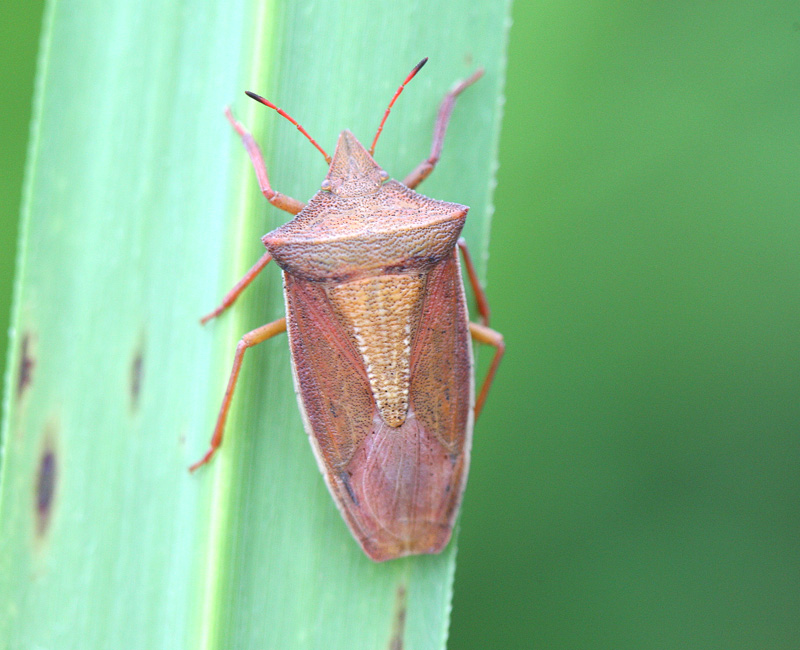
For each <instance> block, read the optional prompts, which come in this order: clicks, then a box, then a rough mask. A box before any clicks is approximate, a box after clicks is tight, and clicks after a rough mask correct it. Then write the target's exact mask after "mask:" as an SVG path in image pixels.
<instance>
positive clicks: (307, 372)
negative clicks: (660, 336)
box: [190, 59, 505, 561]
mask: <svg viewBox="0 0 800 650" xmlns="http://www.w3.org/2000/svg"><path fill="white" fill-rule="evenodd" d="M426 61H427V59H423V60H422V61H421V62H420V63H419V64H418V65H417V66H416V67H415V68H414V69H413V70H412V71H411V73H410V74H409V75H408V77H407V78H406V79H405V81H403V83H402V84H401V85H400V87H399V88H398V89H397V91H396V92H395V94H394V96H393V97H392V99H391V101H390V102H389V106H388V108H387V109H386V112H385V113H384V115H383V119H382V120H381V123H380V125H379V127H378V131H377V132H376V134H375V138H374V139H373V141H372V145H371V147H370V149H369V151H368V150H367V149H365V148H364V147H363V146H362V145H361V143H360V142H359V141H358V140H356V138H355V136H354V135H353V134H352V133H351V132H350V131H342V133H341V134H340V135H339V140H338V142H337V144H336V150H335V151H334V154H333V158H331V157H330V156H328V154H326V153H325V151H324V150H323V149H322V147H320V146H319V144H317V142H316V141H315V140H314V139H313V138H312V137H311V136H310V135H309V134H308V133H307V132H306V131H305V129H303V127H302V126H300V125H299V124H298V123H297V122H296V121H295V120H294V119H293V118H291V117H290V116H289V115H288V114H286V113H285V112H284V111H283V110H281V109H280V108H278V107H277V106H275V105H274V104H272V103H270V102H269V101H267V100H266V99H264V98H263V97H260V96H258V95H256V94H254V93H250V92H248V93H247V94H248V95H249V96H250V97H252V98H253V99H255V100H256V101H259V102H261V103H262V104H264V105H266V106H269V107H270V108H273V109H275V110H276V111H278V113H280V114H281V115H282V116H283V117H285V118H286V119H288V120H289V121H290V122H292V124H294V125H295V126H296V127H297V128H298V129H299V130H300V131H301V132H302V133H303V134H304V135H305V136H306V137H307V138H308V139H309V140H310V141H311V143H312V144H313V145H314V146H315V147H316V148H317V149H318V150H319V151H320V152H321V153H322V155H323V156H324V157H325V161H326V162H327V163H328V165H329V169H328V174H327V176H326V177H325V180H323V181H322V186H321V189H320V190H319V191H318V192H317V193H316V194H315V195H314V196H313V197H312V198H311V200H310V201H309V202H308V203H307V204H304V203H302V202H300V201H298V200H296V199H293V198H291V197H288V196H285V195H283V194H280V193H278V192H276V191H274V190H273V189H272V187H271V186H270V184H269V179H268V177H267V170H266V166H265V165H264V160H263V158H262V155H261V151H260V149H259V148H258V145H257V144H256V143H255V140H254V139H253V137H252V136H251V135H250V134H249V133H248V132H247V131H246V130H245V128H244V127H243V126H242V125H241V124H240V123H239V122H237V121H236V120H235V119H234V118H233V116H232V115H231V112H230V109H227V110H226V111H225V114H226V116H227V118H228V121H229V122H230V123H231V125H232V126H233V128H234V129H236V132H237V133H238V134H239V135H240V136H241V138H242V142H243V143H244V146H245V148H246V149H247V153H248V155H249V157H250V160H251V162H252V163H253V167H254V168H255V172H256V176H257V178H258V182H259V185H260V187H261V192H262V193H263V194H264V196H265V197H266V198H267V200H268V201H269V202H270V203H272V204H273V205H274V206H276V207H278V208H280V209H282V210H285V211H286V212H289V213H290V214H293V215H295V217H294V218H293V219H292V220H291V221H289V222H288V223H286V224H284V225H283V226H281V227H280V228H278V229H276V230H273V231H272V232H271V233H269V234H267V235H264V237H263V238H262V241H263V243H264V245H265V246H266V248H267V252H266V253H265V254H264V255H263V257H261V259H260V260H258V262H256V264H255V265H254V266H253V268H251V269H250V271H248V272H247V274H246V275H245V276H244V277H243V278H242V279H241V280H240V281H239V283H238V284H237V285H236V286H235V287H234V288H233V289H232V290H231V291H230V292H229V293H228V294H227V295H226V296H225V298H224V300H223V302H222V304H221V305H220V306H219V307H217V308H216V309H215V310H214V311H212V312H211V313H210V314H208V315H207V316H205V317H204V318H203V319H202V322H203V323H205V322H207V321H208V320H210V319H212V318H214V317H216V316H218V315H219V314H221V313H222V312H223V311H224V310H225V309H227V308H228V307H230V305H231V304H232V303H233V302H234V301H235V300H236V298H237V297H238V296H239V294H240V293H241V292H242V291H243V290H244V289H245V287H247V285H248V284H250V282H251V281H252V280H253V279H254V278H255V277H256V275H258V273H259V272H260V271H261V270H262V269H263V268H264V267H265V266H266V265H267V264H268V263H269V262H270V261H271V260H273V259H274V260H275V261H276V262H277V264H278V266H280V267H281V269H282V271H283V281H284V295H285V300H286V317H285V318H281V319H279V320H276V321H274V322H272V323H268V324H266V325H263V326H261V327H259V328H257V329H255V330H253V331H252V332H248V333H247V334H245V335H244V336H243V337H242V339H241V341H240V342H239V344H238V346H237V348H236V355H235V357H234V362H233V369H232V371H231V375H230V379H229V380H228V387H227V390H226V392H225V397H224V399H223V401H222V406H221V408H220V412H219V417H218V418H217V423H216V428H215V429H214V435H213V437H212V439H211V445H210V447H209V449H208V451H207V452H206V454H205V456H203V458H202V459H201V460H199V461H198V462H197V463H195V464H194V465H192V466H191V468H190V469H191V470H195V469H197V468H198V467H199V466H201V465H203V464H204V463H207V462H208V461H209V460H211V457H212V456H213V455H214V452H215V451H216V449H217V448H218V447H219V446H220V444H221V443H222V434H223V431H224V428H225V419H226V417H227V415H228V410H229V408H230V405H231V399H232V397H233V391H234V388H235V386H236V379H237V377H238V375H239V369H240V367H241V364H242V359H243V357H244V353H245V351H246V350H247V349H248V348H250V347H252V346H254V345H256V344H258V343H261V342H262V341H266V340H267V339H269V338H271V337H273V336H275V335H276V334H280V333H282V332H284V331H287V332H288V334H289V346H290V350H291V357H292V370H293V375H294V384H295V391H296V393H297V398H298V403H299V406H300V412H301V414H302V416H303V422H304V425H305V429H306V432H307V433H308V436H309V438H310V440H311V446H312V448H313V449H314V453H315V456H316V458H317V461H318V463H319V467H320V470H321V471H322V474H323V476H324V477H325V481H326V483H327V485H328V488H329V490H330V492H331V495H332V496H333V498H334V501H335V502H336V504H337V506H338V507H339V510H340V511H341V513H342V515H343V517H344V519H345V521H346V522H347V525H348V526H349V528H350V531H351V532H352V533H353V536H354V537H355V539H356V540H357V541H358V543H359V544H360V545H361V547H362V548H363V549H364V552H365V553H366V554H367V555H368V556H369V557H371V558H372V559H373V560H376V561H382V560H390V559H393V558H397V557H402V556H404V555H413V554H418V553H438V552H439V551H441V550H442V549H443V548H444V547H445V546H446V545H447V542H448V541H449V540H450V535H451V533H452V529H453V523H454V521H455V518H456V515H457V514H458V507H459V504H460V501H461V495H462V493H463V491H464V484H465V482H466V478H467V470H468V466H469V455H470V446H471V442H472V427H473V421H474V418H475V417H477V416H478V414H479V413H480V411H481V408H482V407H483V404H484V401H485V399H486V394H487V392H488V390H489V387H490V385H491V383H492V379H493V378H494V375H495V372H496V371H497V367H498V365H499V363H500V359H501V358H502V356H503V351H504V349H505V346H504V343H503V337H502V336H501V335H500V334H499V333H497V332H495V331H494V330H492V329H489V327H488V322H489V307H488V304H487V302H486V296H485V294H484V292H483V289H482V288H481V286H480V284H479V282H478V280H477V276H476V274H475V270H474V268H473V265H472V262H471V260H470V256H469V253H468V250H467V246H466V244H465V243H464V241H463V240H462V239H459V236H460V234H461V229H462V227H463V225H464V220H465V219H466V216H467V210H468V208H467V207H466V206H464V205H459V204H457V203H447V202H445V201H437V200H435V199H431V198H428V197H426V196H423V195H421V194H417V193H416V192H414V191H413V190H414V188H416V187H417V186H418V185H419V184H420V183H421V182H422V181H423V180H424V179H425V178H426V177H427V176H428V175H429V174H430V173H431V172H432V171H433V169H434V167H435V166H436V163H437V162H438V160H439V155H440V153H441V150H442V143H443V141H444V136H445V131H446V129H447V124H448V121H449V120H450V114H451V113H452V110H453V106H454V104H455V101H456V98H457V97H458V95H459V94H461V92H462V91H463V90H464V89H465V88H467V87H468V86H470V85H472V84H473V83H474V82H475V81H477V80H478V79H479V78H480V77H481V75H482V74H483V70H478V71H477V72H475V73H474V74H473V75H472V76H470V77H469V78H468V79H465V80H463V81H461V82H459V83H458V84H456V85H455V86H454V87H453V88H452V89H451V90H450V92H448V93H447V94H446V95H445V97H444V100H443V101H442V103H441V106H440V108H439V113H438V116H437V118H436V125H435V128H434V132H433V144H432V146H431V152H430V155H429V156H428V158H426V159H425V160H423V161H422V162H421V163H420V164H419V165H418V166H417V168H416V169H415V170H414V171H412V172H411V173H410V174H409V175H408V176H407V177H406V178H405V180H404V181H403V182H402V183H400V182H398V181H396V180H391V179H390V178H389V175H388V174H387V173H386V172H385V171H384V170H383V169H381V168H380V167H379V166H378V164H377V163H376V162H375V161H374V160H373V157H372V156H373V153H374V151H375V145H376V144H377V142H378V137H379V136H380V134H381V131H382V130H383V126H384V124H385V122H386V118H387V117H388V116H389V112H390V110H391V108H392V106H393V105H394V102H395V100H396V99H397V97H398V96H399V95H400V93H401V92H402V91H403V88H404V87H405V85H406V84H407V83H408V82H409V81H410V80H411V79H412V77H413V76H414V75H415V74H416V73H417V72H418V71H419V70H420V68H421V67H422V66H423V65H424V64H425V62H426ZM457 249H460V250H461V252H462V255H463V257H464V263H465V266H466V271H467V276H468V278H469V281H470V283H471V285H472V288H473V291H474V294H475V297H476V303H477V308H478V313H479V315H480V319H481V323H480V324H479V323H471V322H469V320H468V316H467V307H466V301H465V297H464V287H463V283H462V280H461V271H460V266H459V262H458V255H457ZM470 338H472V339H474V340H475V341H478V342H480V343H487V344H489V345H491V346H493V347H494V348H495V354H494V358H493V359H492V363H491V366H490V368H489V370H488V372H487V376H486V378H485V380H484V383H483V387H482V388H481V390H480V392H479V393H478V395H477V398H476V397H475V388H474V376H473V357H472V347H471V342H470Z"/></svg>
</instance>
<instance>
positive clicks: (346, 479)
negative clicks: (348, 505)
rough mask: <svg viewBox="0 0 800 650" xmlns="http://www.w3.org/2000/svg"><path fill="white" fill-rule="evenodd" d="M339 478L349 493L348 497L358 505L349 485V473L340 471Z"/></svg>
mask: <svg viewBox="0 0 800 650" xmlns="http://www.w3.org/2000/svg"><path fill="white" fill-rule="evenodd" d="M339 478H340V479H342V483H344V487H345V489H346V490H347V494H349V495H350V498H351V499H352V500H353V503H355V504H356V505H358V499H356V493H355V492H353V486H352V485H350V475H349V474H348V473H347V472H342V473H341V474H339Z"/></svg>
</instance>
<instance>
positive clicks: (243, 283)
mask: <svg viewBox="0 0 800 650" xmlns="http://www.w3.org/2000/svg"><path fill="white" fill-rule="evenodd" d="M270 260H272V255H270V254H269V252H266V253H264V255H263V256H262V257H261V259H259V260H258V262H256V263H255V264H253V268H251V269H250V270H249V271H248V272H247V273H246V274H245V276H244V277H243V278H242V279H241V280H239V281H238V282H237V283H236V285H235V286H234V287H233V289H231V290H230V291H229V292H228V293H226V294H225V297H224V298H223V299H222V303H221V304H220V306H219V307H217V308H216V309H215V310H214V311H212V312H210V313H208V314H206V315H205V316H203V317H202V318H201V319H200V322H201V323H202V324H203V325H205V324H206V323H207V322H208V321H210V320H211V319H212V318H216V317H217V316H219V315H220V314H221V313H222V312H224V311H225V310H226V309H227V308H228V307H230V306H231V305H232V304H233V303H234V301H235V300H236V299H237V298H238V297H239V294H240V293H242V291H244V290H245V289H246V288H247V285H249V284H250V283H251V282H252V281H253V280H254V279H255V277H256V276H257V275H258V274H259V273H261V270H262V269H263V268H264V267H265V266H266V265H267V264H269V263H270ZM484 325H485V323H484Z"/></svg>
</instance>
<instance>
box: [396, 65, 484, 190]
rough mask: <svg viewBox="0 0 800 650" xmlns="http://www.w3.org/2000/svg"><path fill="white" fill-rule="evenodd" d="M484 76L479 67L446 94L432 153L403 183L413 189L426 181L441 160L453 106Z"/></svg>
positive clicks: (437, 119)
mask: <svg viewBox="0 0 800 650" xmlns="http://www.w3.org/2000/svg"><path fill="white" fill-rule="evenodd" d="M482 76H483V68H478V69H477V70H476V71H475V72H474V73H472V76H470V77H468V78H467V79H464V80H463V81H459V82H458V83H457V84H456V85H455V86H454V87H453V89H452V90H451V91H450V92H449V93H447V94H446V95H445V96H444V99H443V100H442V103H441V105H440V106H439V114H438V115H437V116H436V125H435V126H434V127H433V144H432V145H431V155H430V156H428V157H427V158H426V159H425V160H423V161H422V162H421V163H420V164H419V165H417V168H416V169H415V170H414V171H413V172H411V173H410V174H409V175H408V176H406V178H405V180H404V181H403V185H405V186H406V187H408V188H411V189H412V190H413V189H414V188H415V187H416V186H417V185H419V184H420V183H421V182H422V181H424V180H425V179H426V178H428V176H430V173H431V172H432V171H433V168H434V167H435V166H436V163H437V162H439V156H440V155H441V153H442V145H443V144H444V134H445V133H447V125H448V124H449V122H450V115H451V114H452V112H453V106H455V104H456V99H457V98H458V96H459V95H460V94H461V93H462V92H464V90H465V89H466V88H468V87H469V86H471V85H472V84H474V83H475V82H476V81H477V80H478V79H480V78H481V77H482Z"/></svg>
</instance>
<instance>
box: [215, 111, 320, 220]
mask: <svg viewBox="0 0 800 650" xmlns="http://www.w3.org/2000/svg"><path fill="white" fill-rule="evenodd" d="M225 117H227V118H228V122H230V123H231V126H233V128H234V129H236V133H238V134H239V135H240V136H241V138H242V142H243V143H244V147H245V149H247V155H248V156H250V162H252V163H253V169H255V170H256V177H257V178H258V186H259V187H260V188H261V193H262V194H263V195H264V196H265V197H266V199H267V201H269V202H270V203H272V205H274V206H275V207H276V208H280V209H281V210H286V212H289V213H291V214H297V213H298V212H300V210H302V209H303V208H304V207H305V205H306V204H305V203H303V202H302V201H298V200H297V199H293V198H292V197H291V196H286V195H285V194H281V193H280V192H276V191H275V190H273V189H272V187H270V184H269V177H268V176H267V166H266V165H265V164H264V156H262V155H261V149H259V147H258V144H257V143H256V141H255V139H254V138H253V136H252V135H251V134H250V133H249V132H248V131H247V129H245V128H244V126H242V125H241V123H239V122H237V121H236V119H235V118H234V117H233V114H232V113H231V109H230V108H226V109H225Z"/></svg>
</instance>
